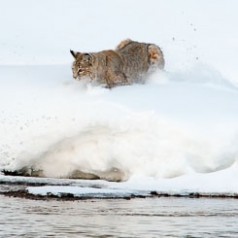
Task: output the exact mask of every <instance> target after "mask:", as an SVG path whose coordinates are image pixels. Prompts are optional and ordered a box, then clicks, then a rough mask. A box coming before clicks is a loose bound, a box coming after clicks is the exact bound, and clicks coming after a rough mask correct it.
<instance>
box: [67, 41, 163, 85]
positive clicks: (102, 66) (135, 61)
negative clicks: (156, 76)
mask: <svg viewBox="0 0 238 238" xmlns="http://www.w3.org/2000/svg"><path fill="white" fill-rule="evenodd" d="M70 52H71V54H72V55H73V57H74V59H75V61H74V62H73V66H72V71H73V77H74V79H81V78H84V77H89V78H90V79H91V80H93V81H98V82H99V83H102V84H106V86H107V87H109V88H111V87H114V86H117V85H127V84H132V83H133V82H139V81H141V80H142V79H143V77H144V76H146V74H148V73H149V72H151V71H154V70H155V69H157V68H158V69H163V68H164V56H163V52H162V51H161V49H160V48H159V47H158V46H157V45H155V44H147V43H140V42H136V41H132V40H130V39H128V40H124V41H122V42H121V43H120V44H119V45H118V46H117V48H116V49H115V50H104V51H100V52H98V53H80V52H75V51H72V50H70Z"/></svg>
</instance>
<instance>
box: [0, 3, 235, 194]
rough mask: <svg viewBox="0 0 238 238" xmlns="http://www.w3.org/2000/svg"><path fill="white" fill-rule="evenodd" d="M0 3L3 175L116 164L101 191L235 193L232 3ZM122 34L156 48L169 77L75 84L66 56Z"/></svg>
mask: <svg viewBox="0 0 238 238" xmlns="http://www.w3.org/2000/svg"><path fill="white" fill-rule="evenodd" d="M0 5H1V8H0V29H1V37H0V49H1V55H0V169H1V170H2V169H6V170H14V169H19V168H21V167H23V166H34V167H36V168H39V169H43V170H44V173H45V176H47V177H53V178H59V177H67V176H68V174H69V173H71V172H72V171H73V170H75V169H78V170H81V171H84V172H88V173H94V174H97V175H99V176H100V177H102V178H104V177H106V175H105V174H106V173H107V172H108V171H111V170H113V169H115V168H116V169H118V170H119V171H121V172H122V177H123V180H124V182H123V183H119V184H115V183H109V182H105V181H103V182H102V181H101V183H103V184H106V188H107V189H109V192H111V190H110V189H114V188H117V189H118V188H120V192H122V191H123V190H124V191H128V189H129V190H133V189H137V190H140V191H148V190H150V191H152V190H154V191H161V192H176V193H183V192H184V191H189V192H206V193H209V192H211V193H238V182H237V181H238V166H237V160H238V148H237V144H238V88H237V87H238V72H237V66H236V64H237V53H238V31H237V30H236V24H235V23H236V22H237V20H238V19H237V18H238V17H237V7H238V3H237V1H235V0H231V1H229V2H227V1H225V0H217V1H212V0H210V1H205V0H202V1H189V0H181V1H179V2H177V1H162V0H154V1H152V0H149V1H142V0H137V1H134V0H130V1H125V0H120V1H119V0H115V1H106V0H102V1H76V0H70V1H68V0H67V1H66V0H60V1H54V0H50V1H46V0H42V1H31V0H22V1H21V2H19V1H17V0H9V1H0ZM126 38H131V39H134V40H138V41H144V42H152V43H156V44H158V45H159V46H161V48H162V49H163V51H164V55H165V60H166V67H165V68H166V72H163V73H156V74H155V75H153V76H152V77H151V78H150V79H149V80H148V82H147V83H146V84H145V85H139V84H137V85H132V86H124V87H117V88H114V89H112V90H109V89H105V88H102V87H100V86H95V85H91V84H88V83H87V82H76V81H74V80H73V78H72V73H71V62H72V60H73V59H72V56H71V55H70V53H69V49H74V50H79V51H99V50H103V49H109V48H114V47H115V46H116V45H117V44H118V43H119V42H120V41H121V40H123V39H126ZM4 179H6V178H5V176H3V175H1V176H0V180H4ZM96 183H97V182H96ZM85 184H87V182H85ZM35 189H36V188H35ZM39 189H41V188H39ZM55 189H56V188H55V187H54V189H53V188H51V190H52V191H55ZM61 189H62V188H61ZM77 189H80V192H82V193H83V191H82V190H83V189H81V187H80V186H71V187H68V188H67V191H68V190H70V191H71V192H74V191H75V193H77V194H78V193H79V191H78V190H77ZM59 190H60V188H59ZM30 191H31V190H30ZM32 191H33V190H32ZM39 191H40V190H39ZM34 192H36V193H37V191H35V190H34ZM84 192H87V190H86V188H85V190H84ZM90 192H92V191H90ZM94 192H95V193H98V190H94ZM105 192H106V191H105Z"/></svg>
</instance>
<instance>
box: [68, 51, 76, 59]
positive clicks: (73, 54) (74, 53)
mask: <svg viewBox="0 0 238 238" xmlns="http://www.w3.org/2000/svg"><path fill="white" fill-rule="evenodd" d="M70 53H71V55H72V56H73V57H74V58H75V59H76V57H77V53H76V52H74V51H73V50H70Z"/></svg>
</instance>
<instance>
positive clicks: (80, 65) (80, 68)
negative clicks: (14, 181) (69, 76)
mask: <svg viewBox="0 0 238 238" xmlns="http://www.w3.org/2000/svg"><path fill="white" fill-rule="evenodd" d="M70 53H71V54H72V56H73V57H74V59H75V60H74V62H73V65H72V71H73V77H74V79H80V78H83V77H90V76H91V74H92V65H93V64H92V60H93V59H92V55H91V54H89V53H80V52H74V51H72V50H70Z"/></svg>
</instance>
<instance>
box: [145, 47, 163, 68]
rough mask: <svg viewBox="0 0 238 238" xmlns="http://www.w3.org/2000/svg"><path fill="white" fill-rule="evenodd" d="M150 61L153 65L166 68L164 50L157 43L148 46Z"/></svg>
mask: <svg viewBox="0 0 238 238" xmlns="http://www.w3.org/2000/svg"><path fill="white" fill-rule="evenodd" d="M148 54H149V62H150V65H151V66H156V67H159V68H160V69H163V68H164V64H165V62H164V55H163V52H162V50H161V49H160V48H159V47H158V46H157V45H153V44H151V45H149V47H148Z"/></svg>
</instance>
